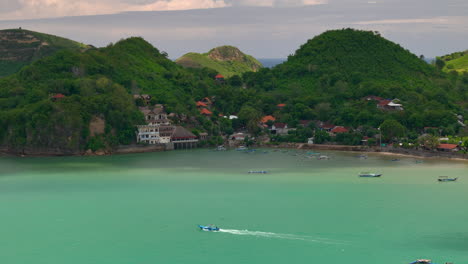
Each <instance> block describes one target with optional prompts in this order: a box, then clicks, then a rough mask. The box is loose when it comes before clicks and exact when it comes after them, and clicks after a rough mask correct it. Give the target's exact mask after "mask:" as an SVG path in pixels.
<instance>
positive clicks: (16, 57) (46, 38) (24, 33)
mask: <svg viewBox="0 0 468 264" xmlns="http://www.w3.org/2000/svg"><path fill="white" fill-rule="evenodd" d="M86 48H88V46H86V45H83V44H81V43H78V42H75V41H72V40H69V39H65V38H61V37H57V36H52V35H47V34H43V33H39V32H34V31H29V30H24V29H7V30H0V77H2V76H6V75H9V74H12V73H15V72H17V71H18V70H19V69H21V68H22V67H23V66H25V65H28V64H30V63H31V62H33V61H35V60H37V59H40V58H42V57H45V56H50V55H52V54H54V53H55V52H57V51H59V50H63V49H71V50H81V49H86Z"/></svg>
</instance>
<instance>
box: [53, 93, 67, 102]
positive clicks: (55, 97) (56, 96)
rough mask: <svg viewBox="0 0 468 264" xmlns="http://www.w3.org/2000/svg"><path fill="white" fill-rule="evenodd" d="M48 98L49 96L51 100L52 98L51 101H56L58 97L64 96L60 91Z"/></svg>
mask: <svg viewBox="0 0 468 264" xmlns="http://www.w3.org/2000/svg"><path fill="white" fill-rule="evenodd" d="M50 98H51V100H52V101H53V102H56V101H58V100H60V99H63V98H65V95H63V94H61V93H58V94H54V95H52V96H51V97H50Z"/></svg>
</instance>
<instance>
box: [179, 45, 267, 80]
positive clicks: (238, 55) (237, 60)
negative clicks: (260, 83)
mask: <svg viewBox="0 0 468 264" xmlns="http://www.w3.org/2000/svg"><path fill="white" fill-rule="evenodd" d="M176 62H177V63H178V64H180V65H182V66H184V67H187V68H203V67H206V68H210V69H213V70H215V71H217V72H219V73H220V74H222V75H224V76H225V77H231V76H233V75H242V74H243V73H245V72H256V71H258V70H259V69H260V68H261V67H263V66H262V64H261V63H260V62H259V61H258V60H257V59H255V58H254V57H252V56H250V55H247V54H244V53H243V52H242V51H240V50H239V49H238V48H236V47H233V46H221V47H216V48H214V49H212V50H210V51H209V52H208V53H204V54H200V53H194V52H191V53H187V54H185V55H184V56H182V57H180V58H178V59H177V60H176Z"/></svg>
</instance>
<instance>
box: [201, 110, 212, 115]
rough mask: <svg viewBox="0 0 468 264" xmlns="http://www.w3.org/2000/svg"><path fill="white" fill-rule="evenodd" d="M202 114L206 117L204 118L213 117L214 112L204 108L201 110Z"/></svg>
mask: <svg viewBox="0 0 468 264" xmlns="http://www.w3.org/2000/svg"><path fill="white" fill-rule="evenodd" d="M200 114H202V115H204V116H211V115H212V114H213V112H211V111H210V110H208V109H206V108H202V109H201V110H200Z"/></svg>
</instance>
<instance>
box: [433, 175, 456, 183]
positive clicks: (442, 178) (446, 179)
mask: <svg viewBox="0 0 468 264" xmlns="http://www.w3.org/2000/svg"><path fill="white" fill-rule="evenodd" d="M457 179H458V178H449V177H448V176H439V179H437V180H438V181H440V182H453V181H456V180H457Z"/></svg>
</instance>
